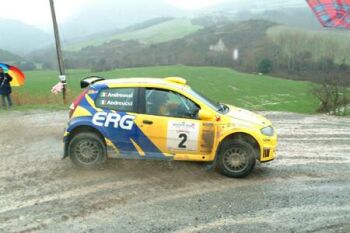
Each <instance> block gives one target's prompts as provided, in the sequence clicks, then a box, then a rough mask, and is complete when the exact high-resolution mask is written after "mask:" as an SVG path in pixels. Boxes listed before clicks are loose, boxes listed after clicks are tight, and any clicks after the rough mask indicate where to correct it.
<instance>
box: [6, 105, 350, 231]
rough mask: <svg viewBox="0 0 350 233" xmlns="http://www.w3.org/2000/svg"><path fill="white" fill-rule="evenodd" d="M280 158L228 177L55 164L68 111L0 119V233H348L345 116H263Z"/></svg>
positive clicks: (349, 166)
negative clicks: (270, 124)
mask: <svg viewBox="0 0 350 233" xmlns="http://www.w3.org/2000/svg"><path fill="white" fill-rule="evenodd" d="M263 114H264V115H266V116H267V117H268V118H269V119H271V120H272V122H273V123H274V125H275V126H276V128H277V130H278V134H279V146H278V152H277V155H278V158H277V159H276V160H274V161H272V162H270V163H266V164H257V166H256V168H255V170H254V172H253V173H252V174H251V175H250V176H249V177H247V178H245V179H230V178H227V177H224V176H222V175H220V174H218V173H217V172H215V171H211V170H209V169H208V167H207V166H206V165H205V164H201V163H188V162H160V161H128V160H110V161H108V164H107V166H106V167H105V168H104V169H99V170H80V169H77V168H75V167H74V166H73V165H72V163H71V161H70V160H69V159H65V160H61V159H60V156H61V154H62V148H63V147H62V146H63V144H62V135H63V128H64V126H65V124H66V122H67V115H68V113H67V112H66V111H58V112H44V111H32V112H26V113H23V112H4V111H2V112H0V132H1V133H0V158H1V163H0V232H350V119H349V118H337V117H330V116H325V115H313V116H308V115H299V114H292V113H277V112H266V113H263Z"/></svg>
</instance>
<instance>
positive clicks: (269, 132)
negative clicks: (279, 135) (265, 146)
mask: <svg viewBox="0 0 350 233" xmlns="http://www.w3.org/2000/svg"><path fill="white" fill-rule="evenodd" d="M260 132H261V133H262V134H264V135H266V136H270V137H271V136H273V134H274V130H273V128H272V126H267V127H265V128H262V129H261V130H260Z"/></svg>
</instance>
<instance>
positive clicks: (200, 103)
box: [64, 77, 277, 178]
mask: <svg viewBox="0 0 350 233" xmlns="http://www.w3.org/2000/svg"><path fill="white" fill-rule="evenodd" d="M81 87H82V88H85V90H84V91H83V92H82V93H81V95H80V96H79V97H78V98H77V99H76V100H75V101H74V102H73V103H72V106H71V111H70V121H69V123H68V126H67V128H66V131H65V133H64V145H65V146H64V157H67V156H69V157H70V158H71V160H72V161H73V162H74V163H75V164H76V165H79V166H82V167H93V166H96V165H101V164H102V163H104V162H105V161H106V159H107V157H116V158H136V159H164V160H168V159H170V160H183V161H202V162H214V164H215V165H216V167H217V168H218V169H219V171H220V172H221V173H223V174H224V175H227V176H230V177H237V178H239V177H244V176H246V175H248V174H249V173H250V172H251V171H252V170H253V168H254V166H255V162H256V160H259V161H260V162H267V161H271V160H273V159H274V158H275V149H276V144H277V136H276V133H275V130H274V128H273V127H272V125H271V123H270V121H268V120H267V119H266V118H264V117H262V116H260V115H257V114H255V113H252V112H249V111H247V110H243V109H240V108H237V107H234V106H230V105H226V104H219V103H215V102H213V101H211V100H210V99H208V98H206V97H204V96H203V95H201V94H199V93H198V92H196V91H194V90H193V89H191V88H190V87H189V86H188V85H186V80H185V79H182V78H178V77H170V78H165V79H156V78H126V79H114V80H104V79H103V78H100V77H88V78H85V79H83V80H82V81H81ZM111 152H113V153H111Z"/></svg>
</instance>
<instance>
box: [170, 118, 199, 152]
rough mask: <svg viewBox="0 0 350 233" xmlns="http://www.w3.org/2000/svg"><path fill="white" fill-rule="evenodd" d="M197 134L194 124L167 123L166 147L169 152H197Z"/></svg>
mask: <svg viewBox="0 0 350 233" xmlns="http://www.w3.org/2000/svg"><path fill="white" fill-rule="evenodd" d="M198 134H199V124H198V123H196V122H185V121H169V123H168V135H167V147H168V149H169V150H184V151H197V149H198Z"/></svg>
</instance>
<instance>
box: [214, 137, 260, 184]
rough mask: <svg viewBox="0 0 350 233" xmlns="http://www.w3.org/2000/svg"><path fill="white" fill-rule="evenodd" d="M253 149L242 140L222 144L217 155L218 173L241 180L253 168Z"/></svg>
mask: <svg viewBox="0 0 350 233" xmlns="http://www.w3.org/2000/svg"><path fill="white" fill-rule="evenodd" d="M254 155H255V153H254V148H253V147H252V146H251V145H250V144H249V143H247V142H245V141H242V140H231V141H226V142H223V144H222V146H221V148H220V151H219V154H218V155H217V156H218V158H217V161H216V162H217V167H218V169H219V171H220V173H222V174H224V175H225V176H229V177H233V178H243V177H246V176H247V175H249V174H250V173H251V171H252V170H253V169H254V167H255V162H256V159H255V156H254Z"/></svg>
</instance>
